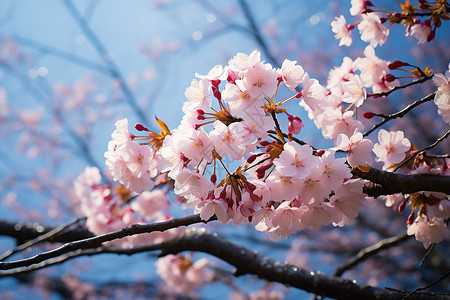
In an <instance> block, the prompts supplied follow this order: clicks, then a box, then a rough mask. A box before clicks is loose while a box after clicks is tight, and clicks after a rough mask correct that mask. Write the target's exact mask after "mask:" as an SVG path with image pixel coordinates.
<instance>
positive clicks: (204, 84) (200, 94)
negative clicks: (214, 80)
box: [183, 79, 211, 114]
mask: <svg viewBox="0 0 450 300" xmlns="http://www.w3.org/2000/svg"><path fill="white" fill-rule="evenodd" d="M209 86H210V83H209V82H208V80H206V79H201V80H200V81H198V80H196V79H193V80H192V82H191V86H190V87H188V88H187V89H186V92H185V93H184V95H185V96H186V98H187V99H188V101H186V102H185V103H184V105H183V112H184V113H186V114H188V113H195V112H196V111H197V110H199V109H202V110H208V109H209V107H210V106H211V97H210V94H209Z"/></svg>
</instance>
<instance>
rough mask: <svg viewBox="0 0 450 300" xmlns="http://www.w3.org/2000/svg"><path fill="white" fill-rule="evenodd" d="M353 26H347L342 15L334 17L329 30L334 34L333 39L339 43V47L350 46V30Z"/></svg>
mask: <svg viewBox="0 0 450 300" xmlns="http://www.w3.org/2000/svg"><path fill="white" fill-rule="evenodd" d="M352 29H353V26H347V21H346V20H345V17H344V16H343V15H340V16H339V17H336V18H335V20H334V21H332V22H331V30H332V31H333V32H334V37H335V39H337V40H340V41H339V46H347V47H348V46H350V45H351V44H352V35H351V34H352V31H351V30H352Z"/></svg>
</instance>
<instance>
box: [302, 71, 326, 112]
mask: <svg viewBox="0 0 450 300" xmlns="http://www.w3.org/2000/svg"><path fill="white" fill-rule="evenodd" d="M301 93H302V97H303V100H304V101H305V103H306V104H307V105H308V106H309V107H310V108H311V109H315V108H317V106H318V105H319V104H320V101H321V100H322V98H323V97H325V88H324V87H323V86H322V85H321V84H320V83H319V81H318V80H317V79H310V78H309V75H308V74H306V75H305V78H304V82H303V89H302V91H301Z"/></svg>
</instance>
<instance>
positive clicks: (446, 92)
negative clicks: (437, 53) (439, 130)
mask: <svg viewBox="0 0 450 300" xmlns="http://www.w3.org/2000/svg"><path fill="white" fill-rule="evenodd" d="M448 68H449V70H447V71H446V72H445V76H444V75H443V74H441V73H437V74H435V75H434V77H433V81H434V84H435V85H436V86H437V87H438V89H437V92H436V95H435V96H434V103H435V104H436V105H437V107H438V113H439V115H440V116H441V117H442V119H443V120H444V122H446V123H447V124H450V63H449V65H448Z"/></svg>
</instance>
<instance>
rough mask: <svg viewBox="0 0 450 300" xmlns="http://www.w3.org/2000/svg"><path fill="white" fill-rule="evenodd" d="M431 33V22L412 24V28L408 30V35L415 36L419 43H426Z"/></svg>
mask: <svg viewBox="0 0 450 300" xmlns="http://www.w3.org/2000/svg"><path fill="white" fill-rule="evenodd" d="M430 33H431V25H430V23H429V22H424V23H417V24H414V25H413V26H411V28H410V30H407V32H406V35H407V36H408V35H411V36H413V37H415V38H416V39H417V40H418V41H417V44H425V42H428V37H429V36H430Z"/></svg>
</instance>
